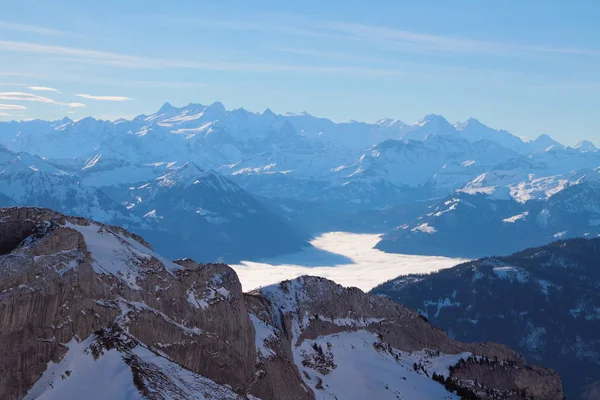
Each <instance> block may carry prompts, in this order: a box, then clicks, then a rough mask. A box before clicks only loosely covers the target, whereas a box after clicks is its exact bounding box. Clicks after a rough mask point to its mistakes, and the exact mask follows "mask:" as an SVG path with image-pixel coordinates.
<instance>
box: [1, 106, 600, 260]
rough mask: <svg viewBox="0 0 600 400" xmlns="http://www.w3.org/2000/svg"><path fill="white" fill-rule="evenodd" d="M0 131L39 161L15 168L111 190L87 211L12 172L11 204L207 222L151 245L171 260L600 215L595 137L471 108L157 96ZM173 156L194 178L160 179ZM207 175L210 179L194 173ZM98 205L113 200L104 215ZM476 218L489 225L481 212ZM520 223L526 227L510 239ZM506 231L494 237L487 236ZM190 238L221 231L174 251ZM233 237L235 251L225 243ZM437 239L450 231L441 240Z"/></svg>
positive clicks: (130, 218) (411, 242)
mask: <svg viewBox="0 0 600 400" xmlns="http://www.w3.org/2000/svg"><path fill="white" fill-rule="evenodd" d="M0 144H2V145H4V146H5V147H6V151H8V152H11V154H21V155H25V153H27V157H37V158H36V160H37V163H38V164H40V165H42V162H43V164H44V165H46V169H42V170H40V171H33V170H31V169H30V171H31V172H27V171H26V170H27V168H28V167H29V165H25V164H24V163H21V164H18V165H20V167H21V168H22V169H23V170H24V171H25V172H27V174H31V173H32V172H40V175H44V176H47V174H48V172H47V171H50V169H51V168H54V169H55V170H56V171H60V172H58V174H63V175H64V176H63V178H61V179H67V178H68V179H71V180H72V181H73V182H72V183H73V184H74V185H77V186H78V187H79V188H82V189H81V190H84V191H86V193H88V192H89V194H86V195H85V196H88V197H89V196H95V195H97V196H100V197H102V196H103V195H106V197H107V198H106V199H105V200H103V201H104V203H106V204H104V203H103V205H100V206H95V207H88V208H89V209H85V207H83V206H81V204H79V205H75V204H73V205H69V204H67V203H66V202H65V201H64V195H61V194H60V193H56V196H55V197H58V198H59V200H55V199H54V198H53V197H52V196H50V197H48V196H45V197H44V196H37V195H36V196H29V197H27V196H24V195H23V193H22V191H21V189H20V187H21V186H22V185H23V184H22V183H18V184H10V185H5V186H4V187H2V190H1V191H0V193H1V194H2V195H4V196H5V197H6V198H7V199H5V200H6V201H7V204H12V203H11V202H13V203H16V204H21V205H39V206H48V207H54V208H56V209H58V210H60V211H64V212H68V213H71V214H76V215H82V216H86V217H91V218H95V219H97V220H100V221H104V222H107V223H114V222H115V221H116V218H117V214H119V215H118V218H119V219H120V220H122V221H124V222H120V221H119V223H121V224H122V225H125V226H127V227H129V228H130V229H132V230H134V231H136V232H138V233H143V234H144V235H145V236H147V237H148V238H149V240H150V241H151V242H152V243H153V244H155V245H156V246H160V245H161V244H165V243H167V241H165V240H164V236H161V232H172V231H173V225H172V222H170V221H174V220H175V219H174V217H175V215H176V216H177V219H179V218H180V217H182V216H183V215H186V216H187V218H186V221H187V222H188V224H190V226H192V225H194V226H196V225H197V226H198V227H199V228H198V229H201V230H202V231H204V232H205V233H204V234H201V235H200V236H194V235H192V234H190V235H188V237H183V238H180V239H179V240H178V243H173V244H172V245H171V244H168V245H165V247H164V248H161V250H163V251H165V252H166V253H167V255H169V256H172V257H176V256H181V257H183V256H193V257H196V258H199V259H202V260H206V261H210V260H213V261H214V260H216V259H219V258H222V259H225V260H228V261H236V260H239V259H242V258H245V257H246V258H248V257H254V258H255V257H268V256H271V255H274V254H277V253H282V252H287V251H292V250H297V249H300V248H302V247H303V246H306V245H307V240H308V239H309V238H310V236H311V235H314V234H318V233H321V232H324V231H331V230H342V229H343V230H346V231H355V232H377V233H380V232H387V234H386V235H385V236H384V237H383V238H382V242H381V243H380V244H379V245H378V247H379V248H380V249H382V250H384V251H389V252H405V253H406V252H407V253H413V254H415V253H420V252H422V253H424V254H438V255H458V256H463V257H473V256H482V255H489V254H509V253H510V252H513V251H516V250H518V249H522V248H525V247H527V246H532V245H541V244H544V243H547V242H548V241H551V240H553V239H554V238H555V237H575V236H583V235H586V234H587V235H588V236H589V235H595V234H597V232H596V231H597V228H596V225H595V223H596V222H595V221H596V220H597V219H599V218H600V216H598V215H597V214H596V211H594V210H595V206H594V204H595V203H596V202H597V197H595V194H596V192H595V189H594V187H595V186H594V185H595V183H594V182H595V180H596V178H597V176H598V172H599V171H600V170H599V169H598V168H599V167H600V151H598V150H597V149H596V147H595V146H594V145H593V144H592V143H591V142H587V141H584V142H581V143H579V144H578V145H576V146H573V147H567V146H564V145H562V144H560V143H558V142H556V141H555V140H553V139H552V138H550V137H549V136H547V135H541V136H539V137H538V138H537V139H536V140H533V141H524V140H522V139H521V138H519V137H517V136H515V135H512V134H511V133H510V132H508V131H506V130H501V129H493V128H490V127H488V126H486V125H484V124H483V123H481V122H480V121H478V120H476V119H475V118H469V119H468V120H467V121H465V122H459V123H456V124H451V123H449V122H448V121H447V120H446V119H445V118H443V117H442V116H439V115H434V114H430V115H427V116H425V117H424V118H422V119H421V120H420V121H418V122H417V123H415V124H406V123H403V122H401V121H398V120H392V119H382V120H379V121H377V122H375V123H363V122H356V121H350V122H345V123H335V122H333V121H331V120H328V119H325V118H318V117H314V116H312V115H309V114H307V113H299V114H283V115H278V114H275V113H273V112H272V111H271V110H266V111H264V112H263V113H252V112H249V111H247V110H244V109H242V108H240V109H236V110H227V109H225V107H224V106H223V105H222V104H221V103H213V104H212V105H209V106H204V105H200V104H189V105H187V106H185V107H175V106H173V105H171V104H169V103H166V104H164V105H163V106H162V107H161V108H160V109H159V110H158V111H157V112H155V113H152V114H148V115H140V116H137V117H135V118H133V119H131V120H123V119H121V120H116V121H105V120H97V119H94V118H84V119H81V120H78V121H72V120H70V119H67V118H65V119H63V120H60V121H40V120H33V121H21V122H16V121H12V122H3V123H0ZM27 162H28V161H27ZM34 164H35V163H32V164H31V165H34ZM15 168H16V166H15ZM36 168H37V167H36ZM180 169H181V171H184V170H187V171H188V172H185V173H189V171H195V172H194V173H195V174H197V176H196V177H190V178H189V179H187V178H185V179H183V182H182V183H181V184H175V185H171V186H169V185H164V184H163V183H164V181H165V179H168V178H165V176H169V175H170V174H173V175H181V174H185V173H183V172H181V173H178V172H176V171H179V170H180ZM8 175H11V176H12V178H11V179H12V180H13V181H14V179H16V178H14V176H19V179H25V180H26V179H33V178H27V177H25V175H26V174H25V175H23V176H21V175H22V174H20V173H19V174H15V173H14V172H11V173H10V174H8ZM51 176H52V177H53V178H52V179H57V178H56V177H57V176H59V175H57V174H56V173H53V174H52V175H51ZM0 177H1V175H0ZM200 177H203V178H202V179H200ZM221 178H223V179H221ZM211 179H212V180H214V181H215V184H214V186H212V188H211V189H209V188H208V184H207V185H200V186H198V185H195V186H194V185H193V183H194V182H196V181H198V182H208V181H209V180H211ZM161 182H163V183H161ZM219 182H220V183H219ZM225 182H226V183H225ZM15 185H16V186H15ZM46 185H49V186H50V187H52V186H53V184H52V183H49V182H48V183H46ZM234 185H235V186H234ZM41 187H44V186H43V185H42V186H41ZM57 187H58V186H57ZM201 187H202V190H203V193H204V195H203V194H201V193H200V188H201ZM234 187H235V190H234V191H235V192H236V193H237V195H235V196H232V195H231V194H232V190H233V189H232V188H234ZM577 187H579V189H577ZM586 187H587V188H588V189H585V188H586ZM214 188H219V189H218V190H216V191H212V190H213V189H214ZM210 191H212V192H210ZM563 191H564V192H565V194H562V195H561V196H559V197H557V198H556V199H553V198H554V197H555V196H557V195H558V194H559V193H562V192H563ZM169 192H171V193H172V194H168V193H169ZM209 192H210V193H211V194H210V197H211V199H216V198H223V199H227V200H226V201H227V202H229V203H228V204H227V206H225V203H223V204H211V205H210V207H212V209H211V208H210V207H208V206H206V204H204V202H206V201H207V200H206V199H207V193H209ZM91 193H96V194H95V195H94V194H91ZM61 196H62V197H61ZM181 196H188V197H187V198H181ZM569 196H575V198H577V199H578V200H577V201H578V204H590V206H589V207H587V208H585V207H584V208H585V209H582V210H579V211H577V210H571V209H569V207H566V206H565V207H563V206H560V205H558V203H560V202H562V203H563V204H566V203H565V202H568V201H571V200H570V199H569ZM60 199H62V200H60ZM139 199H141V200H139ZM175 199H179V200H175ZM198 199H204V200H198ZM251 199H252V200H251ZM57 201H58V203H60V202H61V201H62V203H61V204H59V205H60V207H59V206H57V205H56V204H58V203H57ZM98 201H100V200H94V201H93V202H96V203H97V202H98ZM215 201H217V202H218V200H215ZM254 201H256V203H254ZM174 202H175V203H177V204H174ZM231 202H237V203H236V204H233V203H231ZM79 203H81V202H79ZM108 203H110V205H108ZM249 203H252V204H253V205H252V206H247V205H248V204H249ZM555 203H556V204H555ZM92 204H94V203H92ZM205 206H206V207H205ZM471 206H473V207H471ZM61 207H62V208H61ZM102 207H105V208H106V207H108V208H109V209H110V210H111V211H110V212H108V211H102V212H100V211H99V209H100V208H102ZM92 208H94V209H93V210H92ZM117 209H118V210H119V211H115V210H117ZM124 209H125V210H124ZM228 210H231V212H229V211H228ZM233 210H235V211H233ZM244 210H247V211H248V212H245V211H244ZM105 212H106V213H108V214H106V215H103V214H102V213H105ZM255 212H260V213H261V215H260V216H257V214H256V213H255ZM548 212H553V214H552V217H551V218H547V217H548V214H547V213H548ZM239 214H242V215H244V217H243V218H242V217H239ZM154 216H156V217H154ZM519 216H520V217H519ZM484 217H485V221H489V222H490V223H489V224H483V223H478V219H481V218H484ZM199 218H200V219H199ZM261 219H264V220H266V221H271V223H270V225H273V226H274V228H273V230H272V231H270V232H264V231H261V233H260V235H254V236H263V238H264V240H263V241H262V242H260V243H256V242H254V241H253V240H254V238H253V239H252V240H250V238H251V237H252V236H253V235H248V234H243V235H241V236H237V237H236V236H235V232H240V231H244V232H250V231H251V230H252V229H255V228H256V227H259V226H260V227H261V228H262V227H263V226H261V224H257V221H258V220H261ZM113 220H115V221H113ZM513 220H514V222H511V221H513ZM575 220H576V221H578V222H577V223H575V222H574V221H575ZM482 221H483V220H482ZM263 225H264V224H263ZM200 227H202V228H200ZM242 227H243V229H242ZM182 232H188V233H189V232H190V231H189V229H183V230H182ZM277 232H279V233H277ZM524 233H527V237H528V238H531V240H528V241H526V240H522V239H519V238H521V237H523V235H524ZM556 235H558V236H556ZM505 236H508V237H509V238H508V239H507V240H506V241H499V240H496V238H498V237H502V238H504V237H505ZM198 237H202V238H207V237H214V238H217V237H218V238H220V239H218V240H216V239H215V240H216V241H214V242H211V244H210V245H208V246H207V247H206V249H204V250H203V249H200V248H195V251H194V253H186V252H188V251H190V250H189V249H192V248H194V245H193V244H194V243H195V242H196V241H197V239H198ZM486 237H487V238H489V239H487V240H486ZM234 238H235V240H236V241H237V242H238V243H239V246H240V247H239V249H237V250H236V249H235V248H234V247H233V246H231V245H228V244H227V243H232V241H233V239H234ZM285 238H287V239H285ZM447 238H452V241H451V244H449V245H447V246H444V245H440V243H445V242H447ZM473 238H476V239H477V240H479V241H478V242H477V243H478V245H477V246H473V245H472V240H473ZM503 243H504V244H503ZM241 249H243V250H241Z"/></svg>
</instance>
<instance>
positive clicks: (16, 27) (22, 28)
mask: <svg viewBox="0 0 600 400" xmlns="http://www.w3.org/2000/svg"><path fill="white" fill-rule="evenodd" d="M0 29H3V30H10V31H18V32H29V33H37V34H39V35H46V36H68V35H70V34H69V33H68V32H64V31H59V30H55V29H48V28H43V27H39V26H33V25H23V24H15V23H12V22H3V21H0Z"/></svg>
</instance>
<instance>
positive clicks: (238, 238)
mask: <svg viewBox="0 0 600 400" xmlns="http://www.w3.org/2000/svg"><path fill="white" fill-rule="evenodd" d="M104 190H105V191H106V193H107V194H108V195H109V196H111V197H112V198H113V199H114V200H115V201H117V202H119V203H121V204H123V205H124V206H126V207H127V209H128V210H129V211H130V212H131V213H133V214H135V215H136V216H138V217H139V218H140V219H142V220H144V221H145V222H146V223H147V224H149V225H151V226H153V227H154V228H155V229H154V230H152V231H139V232H140V233H143V234H144V236H146V237H147V238H148V240H149V241H150V243H152V244H153V245H154V246H155V247H156V248H157V249H158V250H159V251H161V252H162V253H164V254H166V255H169V256H171V257H183V256H185V257H194V258H197V259H201V260H203V261H216V260H219V259H220V260H225V261H228V262H233V261H239V260H242V259H258V258H260V257H268V256H274V255H277V254H282V253H286V252H295V251H298V250H300V249H302V247H304V246H309V244H308V242H307V241H306V240H305V238H304V237H302V236H301V235H300V234H298V233H297V232H296V231H295V230H294V229H292V228H291V227H290V226H289V225H288V224H287V223H286V222H285V221H284V220H283V219H282V218H280V217H279V216H277V215H276V214H274V213H273V212H271V211H270V210H269V209H268V208H267V207H266V206H265V205H264V204H263V203H261V202H260V201H258V200H257V199H256V198H254V197H253V196H251V195H250V194H248V193H247V192H245V191H244V190H242V189H241V188H240V187H239V186H238V185H236V184H235V183H234V182H232V181H231V180H229V179H226V178H224V177H223V176H221V175H220V174H218V173H216V172H215V171H202V170H201V169H200V168H198V167H197V166H196V165H195V164H194V163H191V162H190V163H186V164H184V165H182V166H180V167H171V168H169V169H167V170H166V171H165V172H164V174H163V175H161V176H159V177H158V178H156V179H152V180H149V181H146V182H138V183H136V184H135V185H134V186H131V185H129V184H126V185H115V186H110V187H105V188H104Z"/></svg>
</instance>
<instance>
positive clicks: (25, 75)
mask: <svg viewBox="0 0 600 400" xmlns="http://www.w3.org/2000/svg"><path fill="white" fill-rule="evenodd" d="M0 76H11V77H18V78H37V77H38V75H37V74H32V73H29V72H21V71H0Z"/></svg>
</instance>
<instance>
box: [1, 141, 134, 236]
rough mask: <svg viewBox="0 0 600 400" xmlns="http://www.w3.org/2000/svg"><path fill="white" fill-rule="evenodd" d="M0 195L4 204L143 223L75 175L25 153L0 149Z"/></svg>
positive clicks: (130, 224)
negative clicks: (45, 208) (47, 208)
mask: <svg viewBox="0 0 600 400" xmlns="http://www.w3.org/2000/svg"><path fill="white" fill-rule="evenodd" d="M0 194H2V195H3V198H4V199H5V201H4V203H5V204H4V205H5V206H6V205H17V204H19V205H26V206H39V207H49V208H53V209H55V210H57V211H61V212H67V213H70V214H72V215H81V216H85V217H88V218H94V219H97V220H101V221H104V222H106V223H113V224H121V225H125V226H131V227H133V226H140V225H142V221H141V220H140V219H138V218H136V217H135V216H134V215H133V214H131V213H129V212H128V211H127V209H125V207H123V206H121V205H119V204H117V203H115V202H114V201H112V200H111V199H110V198H109V197H108V196H106V195H105V194H104V193H103V192H102V191H100V190H98V189H96V188H94V187H89V186H86V185H84V184H82V183H81V182H80V179H79V178H78V177H77V176H76V175H72V174H70V173H67V172H65V171H63V170H60V169H58V168H55V167H54V166H52V165H50V164H49V163H48V162H46V161H45V160H43V159H41V158H39V157H36V156H32V155H31V154H27V153H18V154H16V153H13V152H11V151H9V150H7V149H6V148H0Z"/></svg>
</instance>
